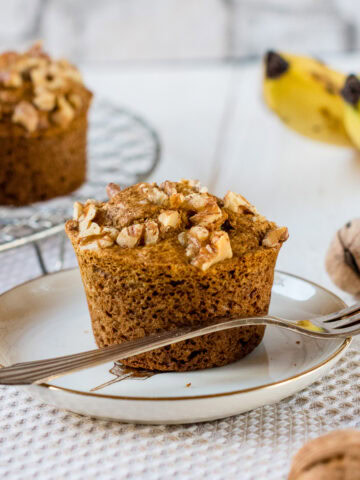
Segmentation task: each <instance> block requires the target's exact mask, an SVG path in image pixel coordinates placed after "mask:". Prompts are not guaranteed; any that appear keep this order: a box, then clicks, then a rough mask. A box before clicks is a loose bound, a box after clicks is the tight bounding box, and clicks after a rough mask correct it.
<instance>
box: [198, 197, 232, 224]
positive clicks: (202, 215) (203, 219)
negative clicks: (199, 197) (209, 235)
mask: <svg viewBox="0 0 360 480" xmlns="http://www.w3.org/2000/svg"><path fill="white" fill-rule="evenodd" d="M223 219H224V220H225V216H224V215H223V213H222V211H221V209H220V207H219V205H218V204H217V203H216V201H215V200H214V199H212V198H210V197H209V198H208V204H207V206H206V207H205V208H204V209H203V210H201V211H200V212H199V213H197V214H195V215H193V216H192V217H190V220H191V222H192V223H193V224H195V225H200V226H201V227H206V228H210V227H215V226H216V224H217V223H218V222H219V221H222V220H223Z"/></svg>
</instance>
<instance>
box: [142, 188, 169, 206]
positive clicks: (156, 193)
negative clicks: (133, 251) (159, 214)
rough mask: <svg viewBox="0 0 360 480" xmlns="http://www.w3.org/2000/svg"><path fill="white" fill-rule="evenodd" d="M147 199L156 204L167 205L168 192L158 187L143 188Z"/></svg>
mask: <svg viewBox="0 0 360 480" xmlns="http://www.w3.org/2000/svg"><path fill="white" fill-rule="evenodd" d="M143 192H144V193H145V195H146V198H147V200H148V201H149V202H150V203H154V204H155V205H165V204H166V203H167V202H168V196H167V195H166V193H164V192H162V191H161V190H159V189H158V188H157V187H150V188H147V187H145V188H143Z"/></svg>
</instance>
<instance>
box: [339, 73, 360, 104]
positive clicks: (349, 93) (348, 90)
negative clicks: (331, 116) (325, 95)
mask: <svg viewBox="0 0 360 480" xmlns="http://www.w3.org/2000/svg"><path fill="white" fill-rule="evenodd" d="M340 93H341V95H342V97H343V99H344V100H345V101H346V102H347V103H349V104H350V105H352V106H354V107H356V105H357V104H358V102H359V100H360V80H359V79H358V78H357V76H356V75H354V74H351V75H349V76H348V77H347V79H346V81H345V85H344V88H343V89H342V90H341V92H340Z"/></svg>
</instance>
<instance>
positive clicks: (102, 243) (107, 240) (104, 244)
mask: <svg viewBox="0 0 360 480" xmlns="http://www.w3.org/2000/svg"><path fill="white" fill-rule="evenodd" d="M98 244H99V247H100V248H109V247H112V246H113V245H114V239H113V238H111V237H110V235H105V236H103V237H101V238H99V240H98Z"/></svg>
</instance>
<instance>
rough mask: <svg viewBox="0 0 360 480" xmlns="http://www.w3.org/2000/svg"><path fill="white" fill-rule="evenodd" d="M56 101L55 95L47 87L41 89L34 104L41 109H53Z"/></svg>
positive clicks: (47, 110)
mask: <svg viewBox="0 0 360 480" xmlns="http://www.w3.org/2000/svg"><path fill="white" fill-rule="evenodd" d="M55 102H56V97H55V95H54V94H53V93H51V92H49V91H47V90H45V89H39V90H38V93H37V94H36V96H35V97H34V100H33V103H34V105H35V106H36V107H37V108H38V109H39V110H43V111H45V112H49V111H50V110H53V109H54V108H55Z"/></svg>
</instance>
